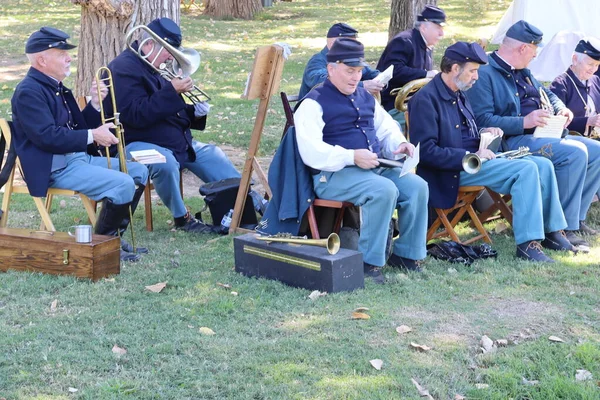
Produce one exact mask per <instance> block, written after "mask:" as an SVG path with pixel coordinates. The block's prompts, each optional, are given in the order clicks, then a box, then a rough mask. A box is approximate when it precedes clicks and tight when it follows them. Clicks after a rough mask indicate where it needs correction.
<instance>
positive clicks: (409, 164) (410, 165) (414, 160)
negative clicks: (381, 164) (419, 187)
mask: <svg viewBox="0 0 600 400" xmlns="http://www.w3.org/2000/svg"><path fill="white" fill-rule="evenodd" d="M420 151H421V143H418V144H417V146H416V147H415V151H414V152H413V156H412V157H406V158H405V159H404V165H403V166H402V171H401V172H400V177H403V176H404V175H406V174H408V173H409V172H411V171H412V170H413V169H415V168H417V165H418V164H419V152H420Z"/></svg>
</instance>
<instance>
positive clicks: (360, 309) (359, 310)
mask: <svg viewBox="0 0 600 400" xmlns="http://www.w3.org/2000/svg"><path fill="white" fill-rule="evenodd" d="M365 311H369V309H368V308H367V307H358V308H357V309H356V310H354V312H365Z"/></svg>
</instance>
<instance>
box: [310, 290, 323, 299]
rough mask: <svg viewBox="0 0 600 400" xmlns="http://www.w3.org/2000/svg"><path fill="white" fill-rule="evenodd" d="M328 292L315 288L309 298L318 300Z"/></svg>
mask: <svg viewBox="0 0 600 400" xmlns="http://www.w3.org/2000/svg"><path fill="white" fill-rule="evenodd" d="M326 295H327V292H319V291H318V290H313V291H312V292H311V293H310V294H309V295H308V298H309V299H311V300H316V299H318V298H319V297H321V296H326Z"/></svg>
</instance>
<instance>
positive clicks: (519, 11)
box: [492, 0, 600, 81]
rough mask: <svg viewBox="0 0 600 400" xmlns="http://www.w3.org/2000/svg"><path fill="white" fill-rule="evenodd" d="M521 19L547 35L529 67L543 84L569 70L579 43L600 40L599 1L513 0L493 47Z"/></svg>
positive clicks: (499, 26)
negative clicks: (587, 38)
mask: <svg viewBox="0 0 600 400" xmlns="http://www.w3.org/2000/svg"><path fill="white" fill-rule="evenodd" d="M522 19H523V20H525V21H527V22H529V23H530V24H532V25H534V26H536V27H537V28H539V29H540V30H541V31H542V32H543V33H544V40H543V43H544V44H545V45H544V47H542V48H541V51H540V52H539V53H538V57H537V58H536V59H535V60H533V62H532V63H531V64H530V66H529V67H530V69H531V71H532V72H533V74H534V76H535V77H536V78H537V79H539V80H540V81H551V80H553V79H554V78H555V77H556V76H557V75H559V74H560V73H562V72H564V71H565V70H566V69H567V67H568V66H569V65H570V63H571V55H572V54H573V50H574V49H575V45H576V44H577V42H578V41H579V39H581V38H583V37H585V36H593V37H597V38H600V23H598V21H600V7H599V6H598V1H597V0H514V1H513V2H512V3H511V5H510V6H509V7H508V9H507V10H506V12H505V13H504V16H503V17H502V19H501V20H500V22H499V23H498V25H497V27H496V32H495V33H494V36H493V37H492V43H496V44H498V43H500V42H501V41H502V39H503V38H504V35H505V34H506V31H507V30H508V28H510V26H511V25H512V24H514V23H515V22H517V21H519V20H522ZM559 32H560V33H559Z"/></svg>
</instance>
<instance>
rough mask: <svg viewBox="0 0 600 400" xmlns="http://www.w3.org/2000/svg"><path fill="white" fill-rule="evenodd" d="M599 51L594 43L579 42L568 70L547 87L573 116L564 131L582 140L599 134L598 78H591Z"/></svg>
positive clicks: (598, 63)
mask: <svg viewBox="0 0 600 400" xmlns="http://www.w3.org/2000/svg"><path fill="white" fill-rule="evenodd" d="M594 44H595V46H594ZM598 49H600V41H598V40H597V39H588V40H580V41H579V43H578V44H577V47H575V52H574V53H573V57H572V61H571V66H570V67H569V69H567V71H566V72H565V73H563V74H561V75H559V76H557V77H556V79H554V81H553V82H552V84H551V85H550V90H551V91H552V92H553V93H554V94H556V96H557V97H558V98H559V99H560V100H561V101H562V102H563V103H565V105H566V106H567V107H568V108H569V110H571V111H572V112H573V121H571V123H570V124H569V126H567V128H568V129H569V130H571V131H575V132H579V133H580V134H581V135H583V136H596V135H594V133H593V132H592V131H593V130H594V128H596V129H597V130H598V131H599V132H600V114H598V113H599V112H600V77H599V76H597V75H594V73H595V72H596V71H597V70H598V66H599V65H600V50H598ZM590 134H591V135H590Z"/></svg>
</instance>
